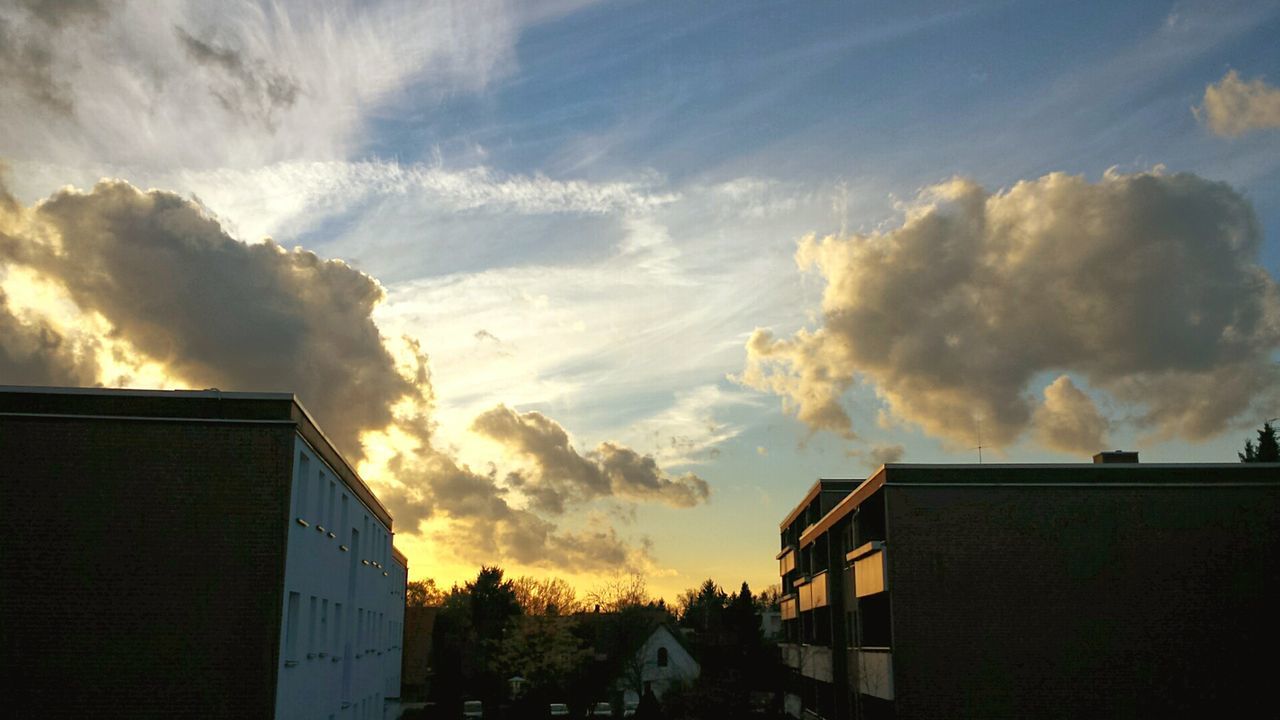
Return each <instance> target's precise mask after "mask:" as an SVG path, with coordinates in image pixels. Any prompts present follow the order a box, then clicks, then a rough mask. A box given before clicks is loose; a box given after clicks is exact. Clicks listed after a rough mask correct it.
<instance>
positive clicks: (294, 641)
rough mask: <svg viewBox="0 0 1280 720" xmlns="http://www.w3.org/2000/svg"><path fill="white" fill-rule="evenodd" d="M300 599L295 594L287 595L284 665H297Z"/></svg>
mask: <svg viewBox="0 0 1280 720" xmlns="http://www.w3.org/2000/svg"><path fill="white" fill-rule="evenodd" d="M301 604H302V598H301V596H299V595H298V593H296V592H291V593H289V609H288V611H287V613H288V614H287V615H286V616H285V619H284V623H285V625H284V664H285V665H286V666H288V665H297V664H298V612H299V611H300V610H301V607H300V606H301Z"/></svg>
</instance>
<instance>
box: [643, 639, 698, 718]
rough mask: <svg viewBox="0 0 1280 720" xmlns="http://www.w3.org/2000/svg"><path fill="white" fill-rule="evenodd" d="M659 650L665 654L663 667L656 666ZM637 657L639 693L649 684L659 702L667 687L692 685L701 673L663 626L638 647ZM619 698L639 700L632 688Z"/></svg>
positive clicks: (690, 657) (689, 656) (696, 664)
mask: <svg viewBox="0 0 1280 720" xmlns="http://www.w3.org/2000/svg"><path fill="white" fill-rule="evenodd" d="M662 648H665V649H666V651H667V665H666V667H663V666H661V665H659V664H658V654H659V653H658V651H659V650H660V649H662ZM639 655H640V657H641V658H642V660H643V669H642V670H641V671H640V678H641V686H640V691H641V692H643V691H644V683H651V684H652V687H653V694H654V695H656V696H657V697H658V699H659V700H661V699H662V695H663V694H664V693H666V691H667V690H669V689H670V688H672V687H675V686H676V685H681V684H688V683H692V682H693V681H694V680H696V679H697V678H698V674H699V673H700V672H702V668H701V667H700V666H699V665H698V662H697V661H696V660H694V659H693V656H691V655H690V654H689V653H688V652H686V651H685V649H684V647H683V646H682V645H681V644H680V643H679V642H678V641H677V640H676V638H675V636H674V635H672V634H671V631H670V630H668V629H667V628H666V627H663V626H659V627H658V628H657V629H656V630H654V631H653V634H652V635H650V636H649V639H648V640H647V641H645V644H644V647H642V648H640V651H639ZM623 697H624V700H629V701H632V702H638V701H639V695H638V694H637V693H636V691H635V690H634V689H626V690H625V691H624V693H623Z"/></svg>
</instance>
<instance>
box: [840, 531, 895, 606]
mask: <svg viewBox="0 0 1280 720" xmlns="http://www.w3.org/2000/svg"><path fill="white" fill-rule="evenodd" d="M884 552H885V551H884V543H883V542H881V541H878V540H877V541H872V542H869V543H867V544H865V545H863V546H862V547H859V548H858V549H856V550H854V551H852V552H850V553H849V554H848V555H846V556H845V559H846V560H848V561H850V562H852V563H853V591H854V596H855V597H860V598H861V597H866V596H868V595H875V594H876V593H882V592H884V591H885V590H887V589H888V587H889V583H888V579H887V578H886V576H885V565H884Z"/></svg>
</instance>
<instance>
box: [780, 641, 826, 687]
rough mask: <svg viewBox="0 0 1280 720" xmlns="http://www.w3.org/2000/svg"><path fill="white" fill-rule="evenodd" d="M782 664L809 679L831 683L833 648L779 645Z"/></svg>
mask: <svg viewBox="0 0 1280 720" xmlns="http://www.w3.org/2000/svg"><path fill="white" fill-rule="evenodd" d="M778 649H779V650H780V651H781V652H782V664H783V665H786V666H787V667H789V668H791V669H792V670H796V671H798V672H799V673H800V674H801V675H804V676H805V677H807V678H812V679H814V680H818V681H820V682H825V683H829V682H831V648H829V647H825V646H823V645H797V644H795V643H779V645H778Z"/></svg>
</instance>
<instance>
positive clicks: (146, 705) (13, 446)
mask: <svg viewBox="0 0 1280 720" xmlns="http://www.w3.org/2000/svg"><path fill="white" fill-rule="evenodd" d="M0 457H3V462H0V488H3V495H2V496H0V507H3V508H4V511H3V512H4V518H3V519H4V524H3V527H4V528H5V532H6V534H7V536H8V537H7V539H6V541H5V545H4V548H5V549H4V557H3V562H2V563H0V564H2V565H3V591H2V592H0V645H2V646H3V650H0V652H3V654H4V663H5V667H6V668H9V670H10V673H11V677H12V679H14V680H17V682H16V683H11V685H10V688H11V689H10V690H9V691H7V692H6V700H7V702H6V706H7V708H8V709H9V711H10V712H14V711H15V710H16V712H17V715H16V716H21V717H28V716H48V717H61V716H65V715H71V714H84V715H86V716H88V715H96V714H100V713H103V712H110V713H111V714H113V715H121V716H129V717H158V716H163V717H226V718H266V717H273V716H274V717H307V718H372V717H381V716H382V712H383V701H384V700H385V699H387V698H394V697H398V695H399V686H400V679H399V673H400V645H401V641H400V637H401V632H402V625H403V612H404V587H405V581H406V576H407V563H406V562H405V560H404V557H403V556H402V555H400V554H399V553H397V552H396V551H395V550H394V548H392V545H391V539H392V532H391V516H390V515H389V514H388V513H387V510H386V508H384V507H383V506H382V505H381V504H380V503H379V502H378V499H377V498H376V497H375V496H374V494H373V493H372V492H371V491H370V489H369V488H368V486H367V485H365V484H364V482H362V481H361V480H360V478H359V477H358V476H357V475H356V473H355V472H354V471H353V470H352V469H351V468H350V466H348V464H347V463H346V462H345V461H344V460H343V458H342V457H341V456H340V455H339V454H338V452H337V451H336V450H335V449H334V447H333V446H332V444H331V443H330V442H329V441H328V440H327V439H326V438H325V436H324V435H323V433H321V431H320V429H319V428H318V427H317V426H316V424H315V422H313V421H312V419H311V418H310V416H309V415H308V414H307V412H306V410H305V409H303V407H302V405H301V404H299V402H298V401H297V399H295V398H294V397H293V396H292V395H289V394H258V393H252V394H251V393H222V392H217V391H203V392H186V391H174V392H161V391H124V390H96V389H55V388H16V387H0Z"/></svg>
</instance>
